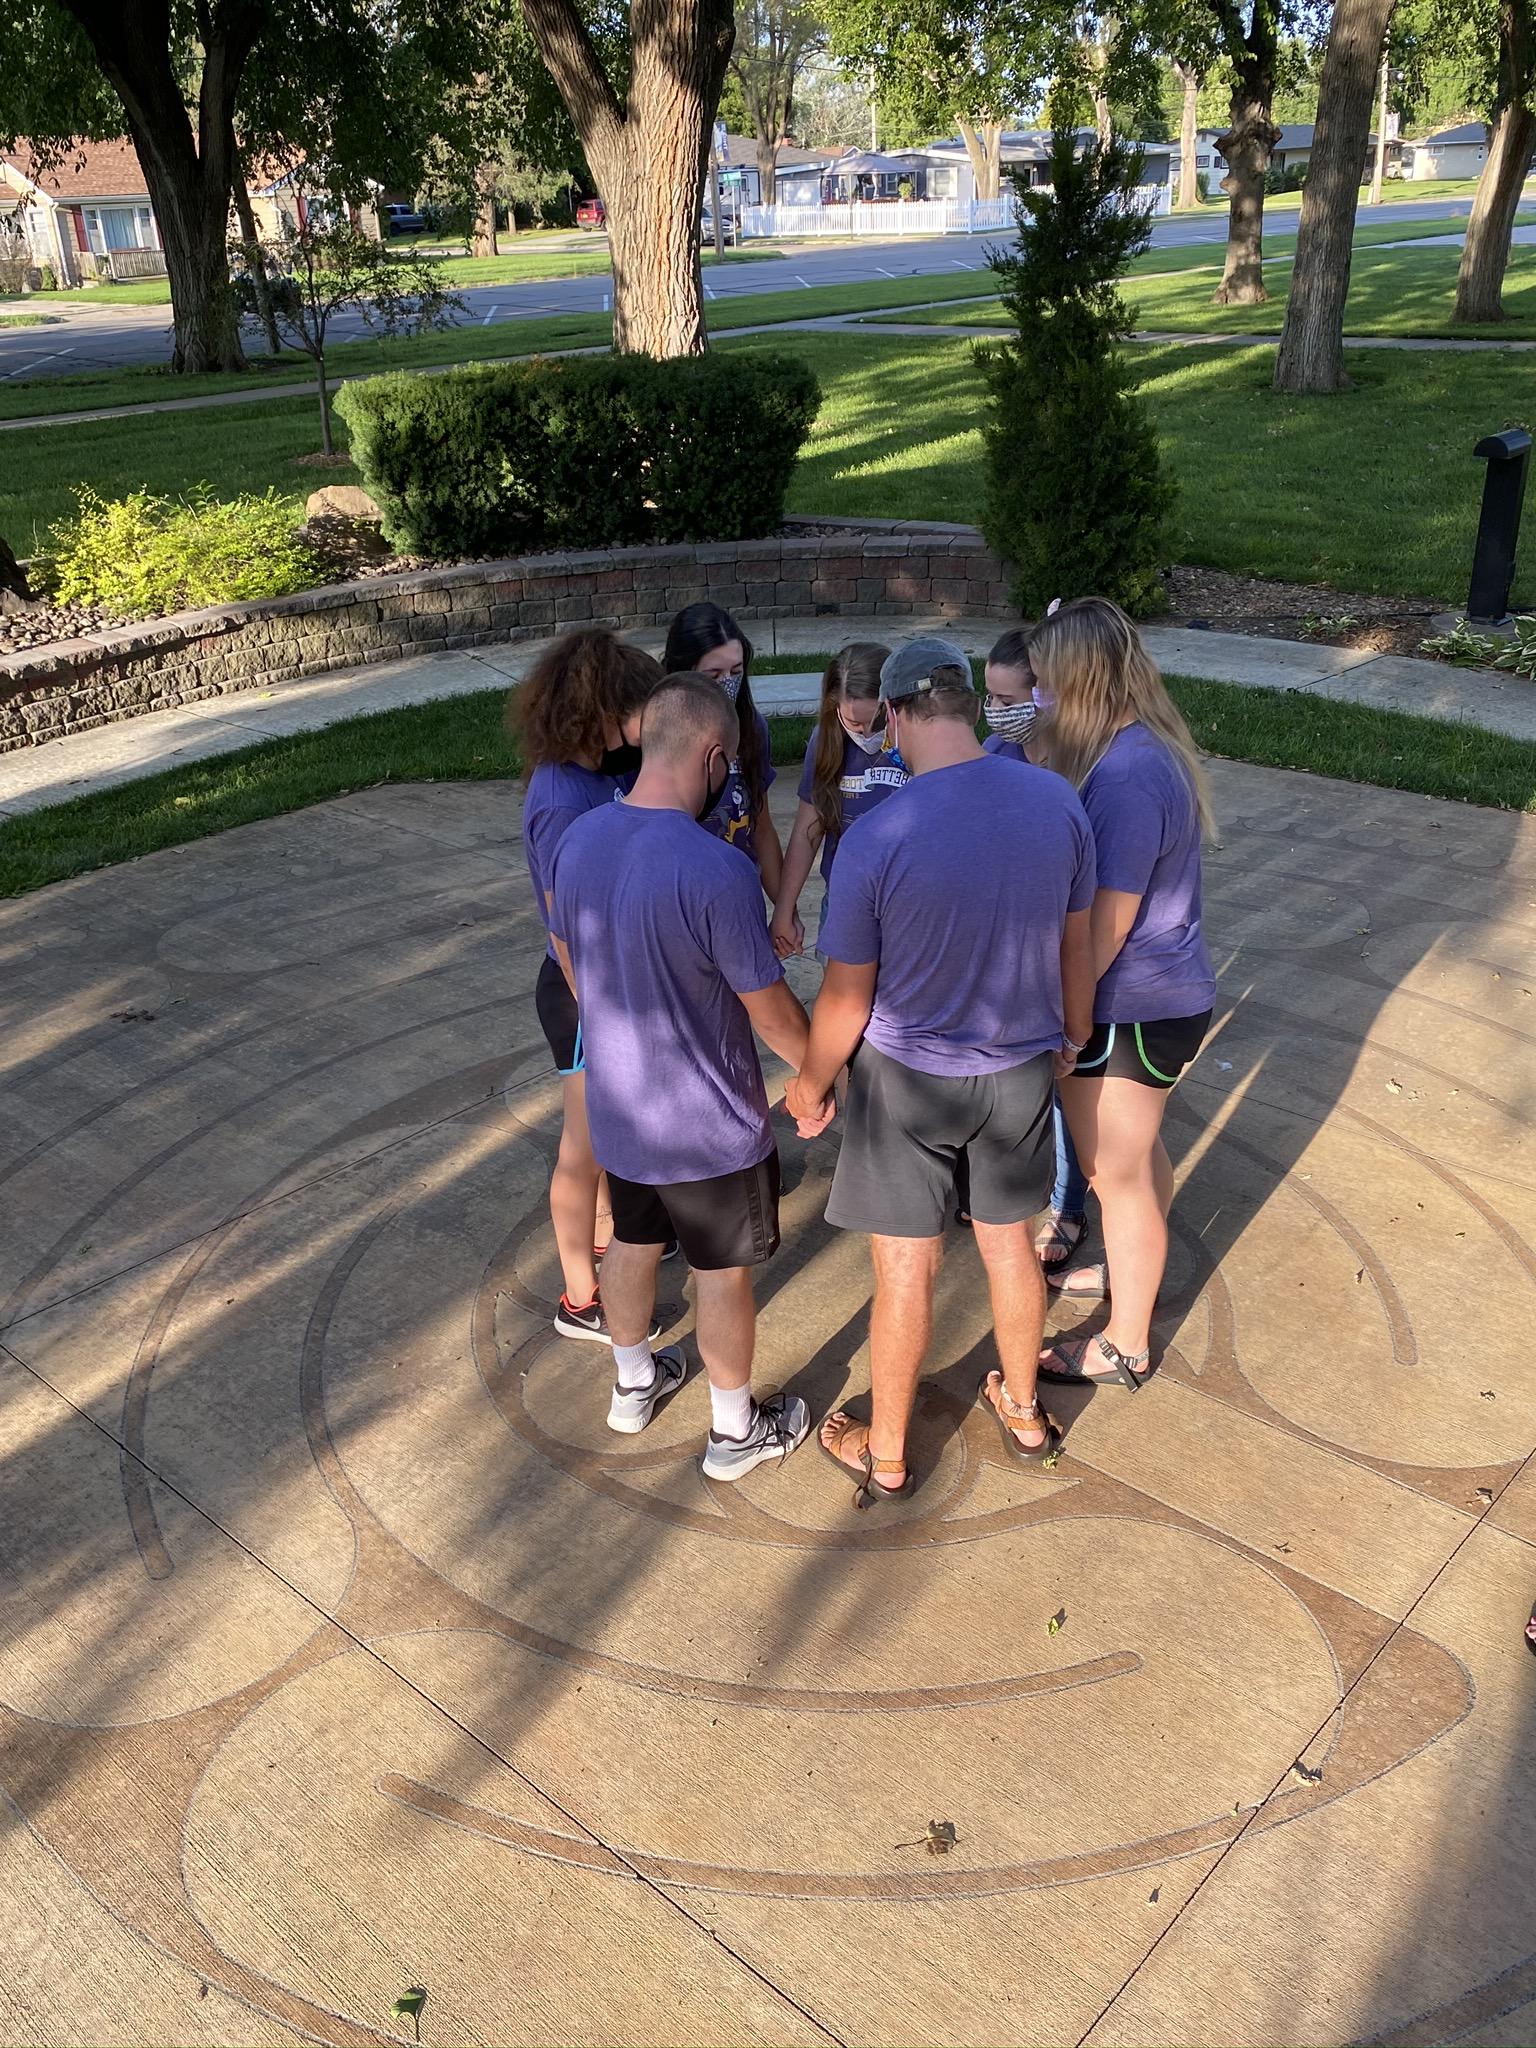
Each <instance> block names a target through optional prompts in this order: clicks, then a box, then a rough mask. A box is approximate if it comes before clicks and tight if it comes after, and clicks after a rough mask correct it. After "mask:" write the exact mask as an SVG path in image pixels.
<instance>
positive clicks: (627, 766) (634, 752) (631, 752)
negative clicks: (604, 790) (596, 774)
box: [598, 745, 640, 782]
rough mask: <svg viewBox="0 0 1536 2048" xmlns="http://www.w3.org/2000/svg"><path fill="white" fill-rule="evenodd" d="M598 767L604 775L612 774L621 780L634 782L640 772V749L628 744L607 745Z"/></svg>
mask: <svg viewBox="0 0 1536 2048" xmlns="http://www.w3.org/2000/svg"><path fill="white" fill-rule="evenodd" d="M598 767H599V768H600V769H601V770H602V772H603V774H604V775H612V776H614V777H615V778H616V779H617V780H618V781H619V782H632V781H633V780H634V778H635V777H636V776H637V775H638V774H639V773H640V749H639V748H638V747H631V746H628V745H625V746H618V747H605V748H604V749H603V758H602V760H601V761H600V762H599V763H598Z"/></svg>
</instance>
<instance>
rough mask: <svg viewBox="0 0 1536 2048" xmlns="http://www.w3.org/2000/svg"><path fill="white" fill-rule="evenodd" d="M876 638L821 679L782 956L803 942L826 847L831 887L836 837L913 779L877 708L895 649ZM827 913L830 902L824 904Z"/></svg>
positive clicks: (786, 898)
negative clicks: (817, 862) (805, 900)
mask: <svg viewBox="0 0 1536 2048" xmlns="http://www.w3.org/2000/svg"><path fill="white" fill-rule="evenodd" d="M890 651H891V650H890V649H889V648H888V647H879V646H877V645H876V644H875V643H874V642H873V641H872V640H859V641H855V642H854V644H853V645H852V646H851V647H845V648H844V649H843V651H842V653H841V654H836V655H834V656H833V657H832V660H831V661H830V662H829V663H828V665H827V672H826V675H825V676H824V677H823V678H822V684H821V712H820V715H819V717H818V718H817V720H816V730H815V731H814V732H813V733H812V734H811V738H810V743H809V745H808V746H807V747H806V750H805V766H804V768H803V769H802V770H801V773H800V809H799V811H798V813H797V814H796V817H795V825H794V830H793V831H792V832H791V833H790V835H789V846H788V849H787V851H786V852H785V855H784V878H783V880H782V882H781V883H780V885H779V895H778V901H777V902H776V904H775V905H774V911H773V923H772V926H771V927H770V929H771V931H772V935H773V945H774V950H775V952H776V953H777V954H778V955H779V958H780V959H781V960H783V959H788V957H789V955H790V954H791V953H798V952H800V951H801V950H802V948H803V947H804V945H805V927H804V926H803V925H802V924H801V922H800V913H799V904H800V894H801V891H802V890H803V889H804V887H805V884H806V881H807V879H808V878H809V876H810V872H811V863H812V862H813V861H814V859H815V858H816V849H817V847H818V846H819V847H820V848H821V879H822V882H823V883H824V885H825V887H826V888H827V889H828V890H830V889H831V887H832V863H833V861H834V860H835V859H836V858H837V848H838V843H839V841H840V840H841V839H842V836H843V834H844V833H845V832H846V831H847V829H848V827H849V826H850V825H851V824H853V822H854V820H855V819H857V818H861V817H863V815H864V814H865V812H866V811H871V810H873V809H874V807H875V806H876V804H879V803H883V802H884V800H885V798H886V797H888V796H893V795H894V794H895V792H896V791H897V790H898V789H900V788H901V787H902V785H903V784H904V783H905V782H906V781H907V780H908V779H909V778H908V775H907V771H906V769H905V768H904V767H903V766H902V764H901V761H900V758H899V756H896V755H892V754H889V753H887V752H886V750H885V748H886V740H885V714H884V712H883V711H882V709H881V707H880V664H881V663H882V662H883V661H884V660H885V658H886V656H887V655H888V654H889V653H890ZM822 920H823V922H825V920H826V904H825V901H824V902H823V905H822Z"/></svg>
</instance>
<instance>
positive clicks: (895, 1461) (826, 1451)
mask: <svg viewBox="0 0 1536 2048" xmlns="http://www.w3.org/2000/svg"><path fill="white" fill-rule="evenodd" d="M827 1422H830V1423H833V1424H835V1425H836V1428H837V1434H836V1436H835V1437H834V1438H833V1439H832V1442H831V1443H830V1444H829V1443H826V1442H824V1441H823V1439H822V1434H821V1430H820V1429H818V1430H817V1432H816V1447H817V1449H818V1450H819V1451H820V1452H821V1455H822V1456H823V1457H824V1458H830V1459H831V1461H832V1463H833V1464H834V1465H836V1466H837V1468H838V1470H839V1471H840V1472H841V1473H843V1475H844V1476H845V1478H848V1479H858V1480H859V1483H858V1485H857V1486H856V1487H855V1488H854V1494H853V1504H854V1506H855V1507H856V1508H867V1507H868V1506H869V1505H870V1503H871V1502H872V1501H877V1500H909V1499H910V1498H911V1496H912V1493H913V1491H914V1489H915V1488H916V1486H917V1474H916V1473H915V1472H914V1471H913V1470H912V1467H911V1466H910V1465H908V1464H907V1462H906V1460H905V1459H904V1458H875V1457H872V1456H871V1455H870V1449H869V1437H868V1435H867V1434H866V1435H865V1438H864V1448H863V1450H862V1451H861V1452H860V1454H859V1463H860V1464H861V1465H862V1466H863V1468H864V1476H863V1478H862V1479H860V1478H859V1473H858V1470H857V1468H856V1467H854V1466H852V1465H850V1464H849V1463H848V1460H847V1459H846V1458H843V1457H840V1456H839V1455H838V1453H839V1451H840V1450H841V1449H842V1446H843V1445H844V1444H845V1443H846V1442H847V1441H848V1433H849V1431H850V1430H855V1429H862V1430H864V1431H866V1432H867V1431H868V1429H869V1424H868V1423H867V1422H856V1421H855V1420H854V1418H853V1417H852V1416H851V1415H845V1414H844V1413H843V1411H842V1409H841V1408H838V1409H835V1410H834V1411H833V1412H832V1414H830V1415H829V1416H828V1417H827ZM827 1422H824V1423H823V1424H822V1426H821V1428H822V1429H825V1428H826V1426H827ZM902 1471H904V1472H905V1473H906V1475H907V1476H906V1478H905V1479H904V1480H903V1481H902V1483H901V1484H900V1486H887V1485H885V1484H884V1482H883V1481H880V1480H877V1479H876V1477H875V1474H876V1473H877V1472H902Z"/></svg>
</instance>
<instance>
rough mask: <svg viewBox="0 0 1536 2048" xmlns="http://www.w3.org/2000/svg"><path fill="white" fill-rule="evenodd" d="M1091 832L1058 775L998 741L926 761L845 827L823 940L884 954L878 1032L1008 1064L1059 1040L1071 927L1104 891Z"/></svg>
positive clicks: (899, 1045) (894, 1051) (913, 1051)
mask: <svg viewBox="0 0 1536 2048" xmlns="http://www.w3.org/2000/svg"><path fill="white" fill-rule="evenodd" d="M1093 890H1094V861H1093V834H1092V833H1091V832H1090V830H1089V829H1088V819H1087V817H1086V816H1085V814H1084V811H1083V807H1082V805H1081V804H1080V803H1079V802H1078V800H1077V798H1076V796H1075V795H1074V794H1073V792H1072V790H1071V789H1070V787H1069V786H1068V785H1067V784H1066V783H1065V782H1063V781H1062V779H1061V777H1060V776H1059V775H1052V774H1051V773H1049V771H1048V770H1046V769H1044V768H1032V767H1030V766H1029V765H1028V763H1027V762H1021V761H1000V760H998V759H997V758H996V756H995V755H992V754H986V755H983V757H982V758H981V759H980V760H979V761H962V762H959V763H957V764H956V765H955V766H954V767H952V768H936V769H933V770H932V771H930V772H929V773H928V774H926V775H915V776H914V777H913V778H912V780H911V782H910V783H909V784H908V785H907V788H906V790H905V792H904V793H903V795H902V799H901V802H900V803H899V804H885V805H883V806H882V807H881V808H880V809H879V810H877V811H874V812H872V813H871V815H870V816H869V817H867V818H861V819H860V821H859V823H858V824H857V825H855V826H853V827H852V829H851V830H850V831H849V832H847V833H846V834H845V835H844V838H843V845H842V851H841V852H840V853H839V854H838V857H837V889H836V891H835V892H834V894H833V898H832V914H831V916H830V917H829V919H828V920H827V924H826V926H825V928H824V929H823V931H822V934H821V950H822V951H823V952H824V953H826V954H827V955H828V956H829V957H830V958H831V959H833V960H843V961H846V962H847V963H848V964H849V965H851V966H858V965H861V964H867V963H868V962H869V961H871V960H875V961H878V962H879V974H878V975H877V977H876V980H875V1007H874V1014H873V1015H872V1016H871V1018H870V1020H869V1028H868V1030H867V1032H866V1033H865V1036H866V1037H867V1038H868V1039H869V1042H870V1044H871V1045H875V1046H878V1047H879V1049H880V1051H881V1052H883V1053H887V1054H889V1056H890V1057H891V1058H892V1059H893V1060H900V1061H901V1063H902V1065H903V1066H907V1067H915V1068H916V1069H917V1070H918V1072H919V1073H923V1074H995V1073H1000V1072H1001V1071H1002V1070H1003V1069H1004V1068H1006V1067H1017V1066H1022V1065H1023V1064H1024V1062H1025V1061H1026V1060H1032V1059H1033V1058H1034V1057H1035V1055H1036V1054H1037V1053H1042V1052H1046V1051H1048V1050H1051V1049H1053V1048H1055V1047H1057V1046H1059V1045H1060V1044H1061V1040H1062V1009H1061V935H1062V930H1063V927H1064V924H1065V921H1066V916H1067V912H1068V911H1069V910H1086V909H1087V908H1088V906H1089V905H1090V904H1091V903H1092V901H1093Z"/></svg>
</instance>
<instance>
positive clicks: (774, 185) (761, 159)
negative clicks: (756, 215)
mask: <svg viewBox="0 0 1536 2048" xmlns="http://www.w3.org/2000/svg"><path fill="white" fill-rule="evenodd" d="M778 184H779V138H778V137H777V136H774V138H773V140H772V141H771V142H770V141H769V140H768V138H767V137H766V136H765V135H764V134H763V132H762V131H761V129H759V131H758V135H757V185H758V193H759V198H758V204H759V205H760V206H772V205H773V203H774V200H775V199H776V198H777V196H778Z"/></svg>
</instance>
